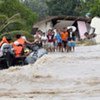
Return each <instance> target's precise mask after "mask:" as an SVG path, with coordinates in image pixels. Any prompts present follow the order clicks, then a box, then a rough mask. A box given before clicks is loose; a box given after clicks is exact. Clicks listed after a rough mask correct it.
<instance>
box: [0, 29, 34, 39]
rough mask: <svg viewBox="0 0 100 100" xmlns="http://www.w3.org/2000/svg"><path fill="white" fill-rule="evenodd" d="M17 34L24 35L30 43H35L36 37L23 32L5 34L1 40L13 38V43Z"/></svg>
mask: <svg viewBox="0 0 100 100" xmlns="http://www.w3.org/2000/svg"><path fill="white" fill-rule="evenodd" d="M16 34H21V35H24V36H26V38H27V39H28V40H29V41H34V37H33V36H32V35H31V34H29V33H28V32H27V31H23V30H20V31H12V32H7V33H4V34H2V35H0V40H1V39H2V37H3V36H6V37H11V39H12V41H15V40H16V38H15V36H16Z"/></svg>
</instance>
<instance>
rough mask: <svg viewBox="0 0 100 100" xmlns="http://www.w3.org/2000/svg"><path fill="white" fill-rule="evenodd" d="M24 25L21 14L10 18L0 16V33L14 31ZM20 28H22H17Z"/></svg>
mask: <svg viewBox="0 0 100 100" xmlns="http://www.w3.org/2000/svg"><path fill="white" fill-rule="evenodd" d="M23 25H24V22H23V20H22V19H21V16H20V14H19V13H18V14H15V15H13V16H11V17H10V18H8V17H7V16H5V15H0V32H1V33H3V32H6V31H12V30H17V29H20V28H22V27H21V26H23ZM15 26H20V27H15Z"/></svg>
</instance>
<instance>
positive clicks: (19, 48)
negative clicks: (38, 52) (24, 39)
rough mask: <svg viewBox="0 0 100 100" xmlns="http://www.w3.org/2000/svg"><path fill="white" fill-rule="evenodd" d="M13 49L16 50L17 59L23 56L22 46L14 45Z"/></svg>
mask: <svg viewBox="0 0 100 100" xmlns="http://www.w3.org/2000/svg"><path fill="white" fill-rule="evenodd" d="M13 48H14V53H15V56H16V57H19V56H21V55H22V52H23V47H22V46H17V45H15V44H13Z"/></svg>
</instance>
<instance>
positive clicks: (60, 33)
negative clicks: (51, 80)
mask: <svg viewBox="0 0 100 100" xmlns="http://www.w3.org/2000/svg"><path fill="white" fill-rule="evenodd" d="M75 40H76V35H75V32H73V29H72V28H70V29H67V28H63V29H62V30H60V29H56V30H53V29H49V30H48V32H47V33H43V32H42V31H40V30H38V31H36V34H35V35H34V42H29V41H28V40H27V39H26V37H25V36H22V35H21V34H17V35H16V40H15V41H14V42H11V38H9V37H6V36H4V37H3V38H2V40H1V42H0V54H1V52H3V51H4V50H3V49H4V47H5V46H9V47H10V48H11V52H12V53H14V54H15V56H16V57H19V56H21V55H23V53H24V52H25V50H26V44H29V45H32V44H34V43H36V44H38V46H39V47H43V48H45V49H46V50H47V51H48V52H55V51H60V52H64V51H67V52H69V51H72V50H73V51H74V49H75ZM28 53H29V52H28ZM26 54H27V53H26Z"/></svg>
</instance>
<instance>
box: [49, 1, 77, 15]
mask: <svg viewBox="0 0 100 100" xmlns="http://www.w3.org/2000/svg"><path fill="white" fill-rule="evenodd" d="M47 5H48V9H49V11H48V14H49V15H54V16H55V15H72V16H73V15H74V16H76V15H78V12H76V7H77V6H78V5H79V0H48V1H47Z"/></svg>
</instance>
